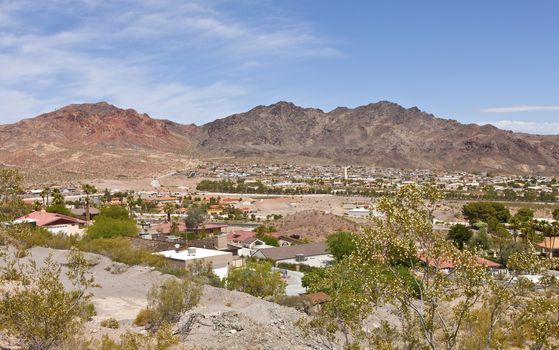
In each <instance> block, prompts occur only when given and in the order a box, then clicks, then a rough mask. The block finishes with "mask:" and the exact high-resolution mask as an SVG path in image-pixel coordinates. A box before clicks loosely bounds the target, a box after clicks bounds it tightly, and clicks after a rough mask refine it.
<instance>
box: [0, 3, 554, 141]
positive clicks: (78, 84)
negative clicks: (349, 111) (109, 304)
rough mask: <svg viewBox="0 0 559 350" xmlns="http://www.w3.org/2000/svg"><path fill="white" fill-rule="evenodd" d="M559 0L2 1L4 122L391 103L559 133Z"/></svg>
mask: <svg viewBox="0 0 559 350" xmlns="http://www.w3.org/2000/svg"><path fill="white" fill-rule="evenodd" d="M558 13H559V2H557V1H551V0H548V1H546V0H541V1H520V0H507V1H504V0H492V1H487V0H485V1H476V0H470V1H462V2H457V1H448V0H445V1H443V0H428V1H417V0H408V1H403V0H402V1H399V0H385V1H373V0H370V1H319V0H315V1H310V0H282V1H267V0H237V1H212V0H206V1H187V0H182V1H180V0H140V1H129V0H115V1H105V0H41V1H37V0H0V123H9V122H13V121H16V120H19V119H21V118H24V117H31V116H34V115H37V114H39V113H42V112H48V111H51V110H54V109H56V108H59V107H62V106H64V105H66V104H70V103H81V102H97V101H108V102H110V103H113V104H115V105H117V106H119V107H125V108H128V107H130V108H135V109H137V110H138V111H141V112H146V113H149V114H150V115H152V116H153V117H158V118H168V119H172V120H175V121H179V122H184V123H188V122H195V123H197V124H200V123H204V122H207V121H210V120H213V119H215V118H218V117H224V116H227V115H229V114H232V113H235V112H242V111H246V110H248V109H250V108H252V107H254V106H256V105H261V104H271V103H274V102H276V101H279V100H287V101H292V102H294V103H296V104H298V105H301V106H305V107H317V108H321V109H323V110H330V109H333V108H335V107H337V106H348V107H355V106H358V105H363V104H367V103H370V102H376V101H379V100H390V101H393V102H396V103H399V104H402V105H403V106H405V107H412V106H418V107H419V108H421V109H422V110H425V111H428V112H430V113H433V114H435V115H437V116H439V117H444V118H451V119H456V120H459V121H461V122H465V123H484V122H491V123H493V124H495V125H497V126H500V127H503V128H506V129H513V130H521V131H527V132H536V133H555V134H559V84H558V83H559V25H558V24H557V14H558Z"/></svg>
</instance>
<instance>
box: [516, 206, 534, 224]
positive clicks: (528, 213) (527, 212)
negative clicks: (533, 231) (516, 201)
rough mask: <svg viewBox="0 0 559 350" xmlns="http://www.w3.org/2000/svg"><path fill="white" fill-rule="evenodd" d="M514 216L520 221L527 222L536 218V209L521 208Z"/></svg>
mask: <svg viewBox="0 0 559 350" xmlns="http://www.w3.org/2000/svg"><path fill="white" fill-rule="evenodd" d="M513 217H514V218H516V219H517V220H519V221H520V222H527V221H530V220H533V219H534V211H533V210H532V209H530V208H520V209H518V211H517V212H516V214H514V216H513Z"/></svg>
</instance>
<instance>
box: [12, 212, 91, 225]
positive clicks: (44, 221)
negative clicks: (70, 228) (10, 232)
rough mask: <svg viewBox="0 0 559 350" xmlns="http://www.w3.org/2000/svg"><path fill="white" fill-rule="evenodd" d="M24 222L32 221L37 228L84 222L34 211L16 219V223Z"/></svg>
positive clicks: (56, 214)
mask: <svg viewBox="0 0 559 350" xmlns="http://www.w3.org/2000/svg"><path fill="white" fill-rule="evenodd" d="M26 220H34V221H36V223H37V226H49V225H60V224H85V223H86V222H85V221H83V220H80V219H76V218H73V217H70V216H66V215H62V214H58V213H48V212H46V211H34V212H32V213H30V214H27V215H24V216H22V217H19V218H17V219H16V220H15V221H16V222H18V221H19V222H23V221H26Z"/></svg>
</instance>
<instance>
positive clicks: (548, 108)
mask: <svg viewBox="0 0 559 350" xmlns="http://www.w3.org/2000/svg"><path fill="white" fill-rule="evenodd" d="M541 111H559V105H556V106H529V105H522V106H511V107H493V108H486V109H483V110H482V112H484V113H521V112H541Z"/></svg>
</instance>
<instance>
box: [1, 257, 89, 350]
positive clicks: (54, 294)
mask: <svg viewBox="0 0 559 350" xmlns="http://www.w3.org/2000/svg"><path fill="white" fill-rule="evenodd" d="M6 266H8V267H12V268H14V267H16V268H15V270H12V271H11V273H6V272H10V271H3V273H2V276H3V277H4V278H6V276H10V277H12V278H16V279H17V280H18V281H19V282H21V283H16V284H14V290H12V291H5V292H4V293H3V295H2V297H1V298H0V324H1V327H3V328H4V329H5V330H7V331H8V332H10V333H11V334H14V335H16V336H17V337H19V338H20V339H21V340H22V341H23V342H24V344H25V346H26V348H28V349H31V350H48V349H52V348H54V347H56V346H58V345H60V343H61V342H62V341H63V340H64V339H66V338H68V337H69V336H71V335H73V334H74V333H75V332H76V331H77V329H78V328H79V326H80V325H81V322H82V321H83V320H85V319H87V318H89V317H90V316H91V314H90V313H89V312H88V310H89V309H88V307H87V305H88V300H89V297H90V295H89V294H88V292H87V291H88V289H89V288H90V287H92V286H94V279H93V277H92V276H91V274H90V272H89V266H90V262H89V261H87V259H85V257H84V256H83V254H82V253H80V252H79V251H76V250H73V251H71V252H70V255H69V256H68V261H67V263H66V267H67V268H68V272H67V273H66V275H67V277H68V279H69V281H70V282H71V286H72V288H71V290H69V291H67V290H66V289H65V288H64V285H63V284H62V281H61V276H60V275H61V266H60V265H59V264H57V263H55V262H54V260H53V259H52V258H51V257H48V258H47V259H46V260H45V261H44V266H43V267H38V266H37V264H35V263H33V262H31V263H29V264H22V263H21V262H19V263H16V264H7V265H6Z"/></svg>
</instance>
